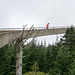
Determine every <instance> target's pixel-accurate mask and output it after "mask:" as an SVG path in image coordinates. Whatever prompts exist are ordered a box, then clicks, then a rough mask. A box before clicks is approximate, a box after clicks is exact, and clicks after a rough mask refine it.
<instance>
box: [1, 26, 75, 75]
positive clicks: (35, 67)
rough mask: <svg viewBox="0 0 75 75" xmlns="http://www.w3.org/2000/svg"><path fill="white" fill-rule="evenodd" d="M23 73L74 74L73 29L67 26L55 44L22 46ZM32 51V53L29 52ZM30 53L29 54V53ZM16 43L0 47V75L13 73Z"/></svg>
mask: <svg viewBox="0 0 75 75" xmlns="http://www.w3.org/2000/svg"><path fill="white" fill-rule="evenodd" d="M23 47H24V49H23V56H25V57H24V58H23V64H25V65H23V71H22V72H23V75H31V74H33V73H35V71H36V74H37V75H74V74H75V30H74V29H73V27H71V28H67V31H66V33H65V35H64V36H62V38H61V40H60V42H59V43H57V44H56V45H48V47H46V46H45V45H42V43H41V45H37V46H36V44H35V43H33V44H32V46H30V47H26V46H23ZM31 52H32V53H31ZM30 53H31V54H30ZM14 66H16V44H8V45H6V46H4V47H3V48H1V49H0V75H15V73H16V67H14Z"/></svg>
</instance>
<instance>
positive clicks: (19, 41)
mask: <svg viewBox="0 0 75 75" xmlns="http://www.w3.org/2000/svg"><path fill="white" fill-rule="evenodd" d="M24 30H25V26H24V27H23V31H22V35H21V36H20V37H19V38H18V39H17V40H16V43H17V51H16V75H22V58H24V57H26V56H23V57H22V52H23V45H24V43H25V42H26V40H27V39H28V38H29V37H30V36H31V35H32V34H33V32H34V28H33V26H32V27H31V28H30V30H29V31H28V33H27V34H26V35H25V36H24ZM36 36H37V35H36ZM36 36H35V37H36ZM35 37H34V38H33V40H34V39H35ZM33 40H32V41H33ZM31 43H32V42H31ZM31 43H29V44H31ZM32 52H33V51H32ZM32 52H30V54H31V53H32ZM30 54H28V55H27V56H29V55H30Z"/></svg>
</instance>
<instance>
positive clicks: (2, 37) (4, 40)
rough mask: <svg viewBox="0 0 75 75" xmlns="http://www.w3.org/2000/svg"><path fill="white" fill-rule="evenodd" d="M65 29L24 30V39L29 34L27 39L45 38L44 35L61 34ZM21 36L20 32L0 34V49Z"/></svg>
mask: <svg viewBox="0 0 75 75" xmlns="http://www.w3.org/2000/svg"><path fill="white" fill-rule="evenodd" d="M66 29H67V28H56V29H39V30H33V31H30V32H29V30H25V31H24V37H25V36H26V35H27V33H28V34H30V33H31V35H28V38H31V37H35V36H36V35H37V37H38V36H46V35H54V34H62V33H65V32H66ZM21 35H22V31H21V30H17V31H8V32H1V33H0V48H1V47H3V46H5V45H6V44H9V43H11V42H13V41H14V40H16V39H17V38H19V37H20V36H21Z"/></svg>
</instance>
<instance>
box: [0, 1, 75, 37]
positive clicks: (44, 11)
mask: <svg viewBox="0 0 75 75" xmlns="http://www.w3.org/2000/svg"><path fill="white" fill-rule="evenodd" d="M48 22H49V23H50V25H49V27H57V26H67V27H68V26H71V25H73V26H75V0H0V28H20V27H21V28H22V27H23V25H26V24H27V27H31V26H32V25H33V24H34V27H46V24H47V23H48ZM50 37H51V36H50Z"/></svg>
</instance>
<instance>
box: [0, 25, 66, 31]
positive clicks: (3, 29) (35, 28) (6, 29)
mask: <svg viewBox="0 0 75 75" xmlns="http://www.w3.org/2000/svg"><path fill="white" fill-rule="evenodd" d="M33 28H34V30H39V29H46V27H33ZM57 28H67V27H66V26H57V27H49V29H57ZM29 29H30V28H25V30H29ZM11 30H12V31H14V30H23V28H0V31H11Z"/></svg>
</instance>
